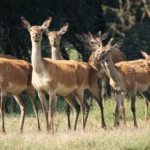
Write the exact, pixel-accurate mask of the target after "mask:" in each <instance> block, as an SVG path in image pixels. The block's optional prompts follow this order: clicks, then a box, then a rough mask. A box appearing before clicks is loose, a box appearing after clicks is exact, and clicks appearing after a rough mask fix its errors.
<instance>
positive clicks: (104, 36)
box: [101, 32, 109, 40]
mask: <svg viewBox="0 0 150 150" xmlns="http://www.w3.org/2000/svg"><path fill="white" fill-rule="evenodd" d="M108 35H109V32H105V33H103V35H102V37H101V38H102V40H106V39H107V38H108Z"/></svg>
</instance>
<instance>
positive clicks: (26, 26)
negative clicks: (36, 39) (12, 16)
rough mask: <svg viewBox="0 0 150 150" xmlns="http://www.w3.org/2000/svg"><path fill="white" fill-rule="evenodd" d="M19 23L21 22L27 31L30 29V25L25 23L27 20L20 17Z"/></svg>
mask: <svg viewBox="0 0 150 150" xmlns="http://www.w3.org/2000/svg"><path fill="white" fill-rule="evenodd" d="M21 21H22V24H23V26H24V27H25V28H27V29H28V30H29V29H30V28H31V25H30V23H29V22H28V21H27V19H25V18H24V17H21Z"/></svg>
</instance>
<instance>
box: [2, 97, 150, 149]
mask: <svg viewBox="0 0 150 150" xmlns="http://www.w3.org/2000/svg"><path fill="white" fill-rule="evenodd" d="M113 112H114V101H107V102H106V103H105V118H106V123H107V130H104V129H102V128H101V123H100V111H99V109H98V106H97V105H96V104H94V108H93V109H92V111H91V112H90V115H89V119H88V122H87V127H86V131H85V132H83V131H82V127H81V118H79V123H78V128H77V131H76V132H72V131H68V130H67V118H66V114H65V112H64V111H63V112H56V114H55V117H54V118H55V121H54V122H55V134H53V135H51V134H47V133H46V128H45V120H44V116H43V114H42V113H40V123H41V128H42V131H41V132H37V124H36V119H35V117H34V115H30V116H27V117H26V120H25V126H24V133H23V134H18V132H17V131H18V129H19V117H20V115H6V117H5V118H6V121H5V123H6V131H7V134H5V135H3V134H0V150H57V149H58V150H76V149H81V150H100V149H102V150H104V149H105V150H110V149H111V150H133V149H136V150H137V149H138V150H142V149H143V150H146V149H150V121H148V122H147V123H145V122H144V101H143V100H141V99H138V100H137V120H138V125H139V127H138V128H134V127H133V121H132V113H131V111H130V102H126V113H127V124H126V125H124V124H123V122H122V121H121V122H120V127H119V128H117V129H116V128H114V127H113V121H114V116H113ZM71 118H73V114H72V116H71Z"/></svg>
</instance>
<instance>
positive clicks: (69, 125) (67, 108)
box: [66, 103, 71, 130]
mask: <svg viewBox="0 0 150 150" xmlns="http://www.w3.org/2000/svg"><path fill="white" fill-rule="evenodd" d="M66 114H67V121H68V130H70V129H71V124H70V106H69V104H68V103H67V106H66Z"/></svg>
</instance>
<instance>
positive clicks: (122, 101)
mask: <svg viewBox="0 0 150 150" xmlns="http://www.w3.org/2000/svg"><path fill="white" fill-rule="evenodd" d="M120 106H121V107H120V108H121V112H122V118H123V121H124V124H126V115H125V107H124V93H122V96H121V105H120Z"/></svg>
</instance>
